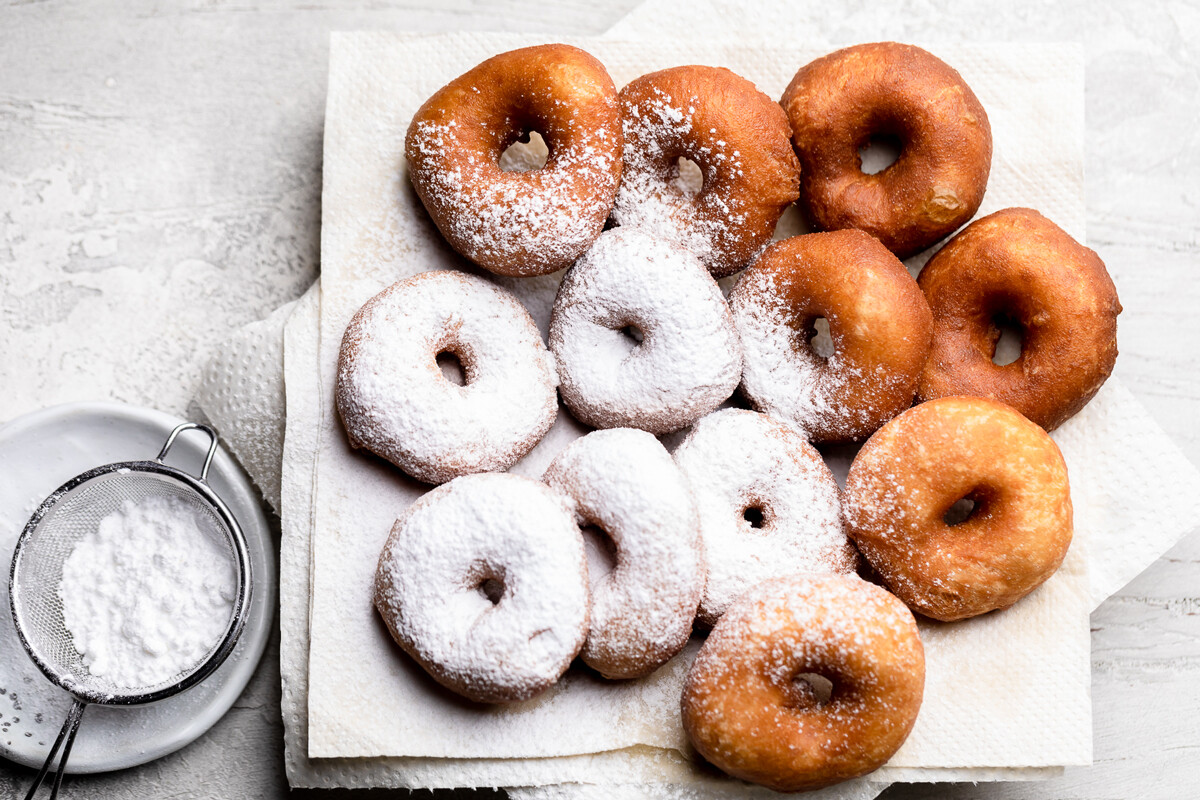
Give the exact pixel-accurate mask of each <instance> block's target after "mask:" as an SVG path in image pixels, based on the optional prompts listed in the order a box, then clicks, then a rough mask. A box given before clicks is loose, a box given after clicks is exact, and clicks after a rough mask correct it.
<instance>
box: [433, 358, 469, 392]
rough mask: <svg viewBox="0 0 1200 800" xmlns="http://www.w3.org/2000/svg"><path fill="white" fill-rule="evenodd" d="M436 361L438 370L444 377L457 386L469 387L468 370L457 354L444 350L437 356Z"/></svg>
mask: <svg viewBox="0 0 1200 800" xmlns="http://www.w3.org/2000/svg"><path fill="white" fill-rule="evenodd" d="M436 361H437V365H438V369H440V370H441V371H442V377H444V378H445V379H446V380H448V381H450V383H452V384H454V385H455V386H466V385H467V370H466V368H465V367H464V366H463V363H462V359H460V358H459V357H458V355H457V354H455V353H452V352H450V351H449V350H443V351H442V352H440V353H438V354H437V358H436Z"/></svg>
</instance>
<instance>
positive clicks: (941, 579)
mask: <svg viewBox="0 0 1200 800" xmlns="http://www.w3.org/2000/svg"><path fill="white" fill-rule="evenodd" d="M964 498H965V499H968V500H970V501H972V502H973V503H974V508H973V509H972V511H971V513H970V516H968V517H967V518H966V519H965V520H963V521H961V522H958V523H957V524H953V525H951V524H948V523H947V522H946V514H947V512H949V511H950V508H951V506H953V505H954V504H955V503H956V502H958V501H959V500H962V499H964ZM844 503H845V509H846V518H847V522H848V523H849V525H850V535H851V536H852V537H853V538H854V541H855V543H856V544H857V545H858V549H859V551H860V552H861V553H862V554H863V557H864V558H866V559H867V561H868V562H870V564H871V566H872V567H874V569H875V571H876V572H877V573H878V574H879V576H880V577H881V578H882V579H883V581H884V582H885V583H886V584H887V585H888V588H890V589H891V590H892V591H893V592H895V593H896V595H897V596H898V597H899V598H900V599H901V600H903V601H904V602H905V603H907V604H908V606H909V607H910V608H912V609H913V610H914V611H918V612H920V613H922V614H924V615H925V616H927V617H933V618H934V619H940V620H945V621H949V620H956V619H963V618H965V617H973V616H976V615H978V614H984V613H986V612H988V611H992V610H994V609H998V608H1008V607H1009V606H1011V605H1012V604H1013V603H1015V602H1017V601H1018V600H1020V599H1021V598H1022V597H1024V596H1025V595H1027V594H1029V593H1030V592H1031V591H1033V590H1034V589H1036V588H1037V587H1038V586H1040V585H1041V584H1042V583H1043V582H1045V581H1046V579H1047V578H1049V577H1050V576H1051V575H1053V574H1054V572H1055V570H1057V569H1058V567H1059V565H1060V564H1062V560H1063V557H1064V556H1065V555H1066V553H1067V548H1068V547H1069V546H1070V544H1071V530H1072V528H1071V494H1070V489H1069V486H1068V484H1067V465H1066V464H1065V463H1064V462H1063V458H1062V454H1061V453H1060V452H1059V450H1058V446H1057V445H1056V444H1054V442H1053V441H1052V440H1051V439H1050V437H1049V436H1048V435H1047V434H1046V432H1045V431H1044V430H1042V429H1041V428H1039V427H1038V426H1037V425H1035V424H1033V423H1032V422H1030V421H1029V420H1027V419H1025V418H1024V417H1022V416H1021V415H1020V414H1018V413H1017V412H1016V411H1014V410H1013V409H1011V408H1009V407H1008V406H1006V405H1002V404H1000V403H995V402H993V401H991V400H984V399H982V398H978V397H944V398H941V399H939V400H931V401H929V402H928V403H923V404H921V405H919V406H916V407H914V408H912V409H910V410H908V411H906V412H904V413H903V414H901V415H900V416H898V417H896V419H894V420H892V421H891V422H889V423H888V424H887V425H884V426H883V427H882V428H880V429H879V431H878V432H877V433H876V434H875V435H874V436H872V437H871V438H870V439H869V440H867V443H866V444H865V445H863V448H862V450H860V451H859V453H858V455H857V456H855V458H854V463H852V464H851V465H850V474H849V476H848V477H847V479H846V493H845V497H844Z"/></svg>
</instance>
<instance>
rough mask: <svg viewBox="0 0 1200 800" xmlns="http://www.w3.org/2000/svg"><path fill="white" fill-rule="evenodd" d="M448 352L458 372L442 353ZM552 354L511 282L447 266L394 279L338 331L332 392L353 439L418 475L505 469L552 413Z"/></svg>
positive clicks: (429, 477) (440, 479)
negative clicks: (454, 374)
mask: <svg viewBox="0 0 1200 800" xmlns="http://www.w3.org/2000/svg"><path fill="white" fill-rule="evenodd" d="M443 354H448V355H450V356H453V357H455V358H457V359H458V361H459V363H460V364H461V365H462V370H463V373H464V376H465V382H464V383H463V385H461V386H459V385H456V384H455V383H453V382H451V381H450V380H449V379H447V378H446V377H445V376H444V375H443V374H442V371H441V369H440V368H439V366H438V363H437V357H438V356H439V355H443ZM557 383H558V378H557V375H556V374H555V371H554V363H553V359H552V358H551V356H550V353H549V351H547V349H546V345H545V344H544V343H543V342H542V337H541V334H540V333H539V332H538V329H537V326H536V325H534V322H533V319H532V317H530V316H529V312H527V311H526V310H525V308H524V307H523V306H522V305H521V303H520V302H519V301H518V300H517V299H516V298H515V297H513V296H512V294H510V293H509V292H507V291H505V290H504V289H501V288H499V287H497V286H494V285H493V284H491V283H489V282H488V281H486V280H484V279H483V278H478V277H475V276H473V275H467V274H465V273H461V272H453V271H434V272H425V273H422V274H420V275H415V276H413V277H411V278H406V279H404V280H401V281H397V282H396V283H394V284H392V285H391V286H389V287H388V288H386V289H384V290H383V291H382V292H380V293H379V294H377V295H375V296H374V297H372V298H371V299H370V300H368V301H367V302H366V304H365V305H363V307H362V308H360V309H359V310H358V313H356V314H355V315H354V318H353V319H352V320H351V321H350V325H349V326H348V327H347V328H346V333H345V335H344V336H343V337H342V346H341V352H340V354H339V357H338V368H337V387H336V389H335V398H336V402H337V409H338V413H339V415H340V416H341V419H342V423H343V425H344V427H345V428H346V434H347V435H348V437H349V440H350V445H351V446H352V447H355V448H366V449H367V450H370V451H371V452H373V453H375V454H376V455H378V456H381V457H382V458H385V459H387V460H388V461H390V462H392V463H393V464H395V465H396V466H397V467H399V468H400V469H402V470H404V471H405V472H407V473H408V474H409V475H411V476H412V477H414V478H416V479H417V480H420V481H424V482H426V483H444V482H445V481H448V480H450V479H452V478H456V477H458V476H460V475H466V474H468V473H472V472H491V471H500V470H505V469H508V468H509V467H510V466H512V465H513V463H515V462H516V461H517V459H519V458H520V457H521V456H523V455H525V454H526V453H527V452H529V451H530V450H531V449H532V448H533V446H534V445H536V444H537V443H538V442H539V441H540V440H541V438H542V436H544V435H545V433H546V431H548V430H549V429H550V426H551V425H553V424H554V419H555V417H556V416H557V414H558V397H557V395H556V394H555V391H554V389H555V386H556V385H557Z"/></svg>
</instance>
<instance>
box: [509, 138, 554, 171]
mask: <svg viewBox="0 0 1200 800" xmlns="http://www.w3.org/2000/svg"><path fill="white" fill-rule="evenodd" d="M549 158H550V148H549V146H547V144H546V140H545V139H543V138H542V135H541V134H540V133H538V132H537V131H526V132H525V133H523V134H521V135H520V136H519V137H518V138H517V140H516V141H515V142H513V143H512V144H510V145H509V146H508V147H506V148H504V152H503V153H501V154H500V160H499V164H500V171H501V172H533V171H534V170H539V169H541V168H542V167H544V166H546V161H547V160H549Z"/></svg>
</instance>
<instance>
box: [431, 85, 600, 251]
mask: <svg viewBox="0 0 1200 800" xmlns="http://www.w3.org/2000/svg"><path fill="white" fill-rule="evenodd" d="M543 101H544V102H547V103H553V102H556V101H555V100H553V99H552V98H549V97H547V98H543ZM610 139H611V137H610V136H609V133H608V131H607V130H606V129H605V128H604V127H603V126H597V127H595V128H594V129H592V130H585V131H583V132H582V133H580V134H579V140H580V142H579V145H578V146H577V147H574V148H570V149H567V148H561V149H558V150H552V151H550V154H549V160H548V161H547V164H546V166H545V167H542V168H540V169H538V170H536V174H537V175H538V177H539V180H540V183H539V185H538V187H537V190H536V191H531V190H526V191H520V190H518V189H516V188H511V189H510V190H509V191H507V192H505V193H503V194H500V195H496V194H494V193H493V191H492V183H491V181H490V180H489V177H490V175H491V173H492V172H493V171H494V170H495V169H496V166H497V165H496V164H494V163H490V162H487V161H486V160H485V159H484V158H483V157H482V156H479V155H468V156H467V157H466V158H457V157H456V158H453V159H452V158H449V157H448V156H449V155H451V154H452V155H454V156H460V155H461V154H462V152H463V151H464V150H465V149H466V145H465V144H463V143H462V142H460V141H459V129H458V123H457V122H456V121H454V120H450V121H449V122H446V123H438V122H432V121H419V122H417V123H416V124H415V126H414V130H413V133H412V134H411V136H410V139H409V146H410V147H411V148H412V149H413V150H414V151H415V152H417V153H420V154H421V155H422V156H424V157H425V158H427V159H428V162H427V163H428V164H429V168H428V169H426V170H424V171H423V180H424V183H423V187H422V188H423V189H424V191H425V192H426V194H427V195H428V198H429V201H430V202H431V203H433V204H434V205H435V206H436V207H440V208H445V209H449V210H450V213H449V214H446V215H443V218H442V219H440V223H441V224H442V225H443V226H444V227H448V228H449V230H448V231H446V233H447V236H448V238H450V239H452V240H453V241H456V242H460V243H462V244H463V246H464V249H465V252H464V253H463V255H465V256H466V257H467V258H470V259H471V260H472V261H475V262H477V263H484V264H487V263H488V262H490V261H492V260H504V259H506V258H508V257H509V255H510V254H511V253H512V252H513V251H514V249H516V250H520V251H522V252H527V253H538V254H539V258H540V259H541V260H542V261H544V262H548V263H549V262H554V263H557V264H558V265H559V266H561V265H563V264H565V263H569V262H570V261H571V259H573V258H574V257H575V256H576V255H577V254H578V253H579V252H580V251H581V250H583V249H584V248H586V247H587V246H588V244H589V243H590V242H591V241H592V240H593V239H594V238H595V236H596V224H595V222H594V220H593V219H592V215H591V214H585V213H580V208H579V197H580V196H581V195H585V194H586V192H585V191H584V187H590V186H595V185H605V184H606V183H611V182H612V181H613V178H612V174H613V167H614V163H615V162H614V158H613V156H612V151H613V145H612V144H611V142H610ZM526 166H528V165H526ZM533 172H535V170H528V171H527V174H531V173H533ZM556 268H557V267H556Z"/></svg>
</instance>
